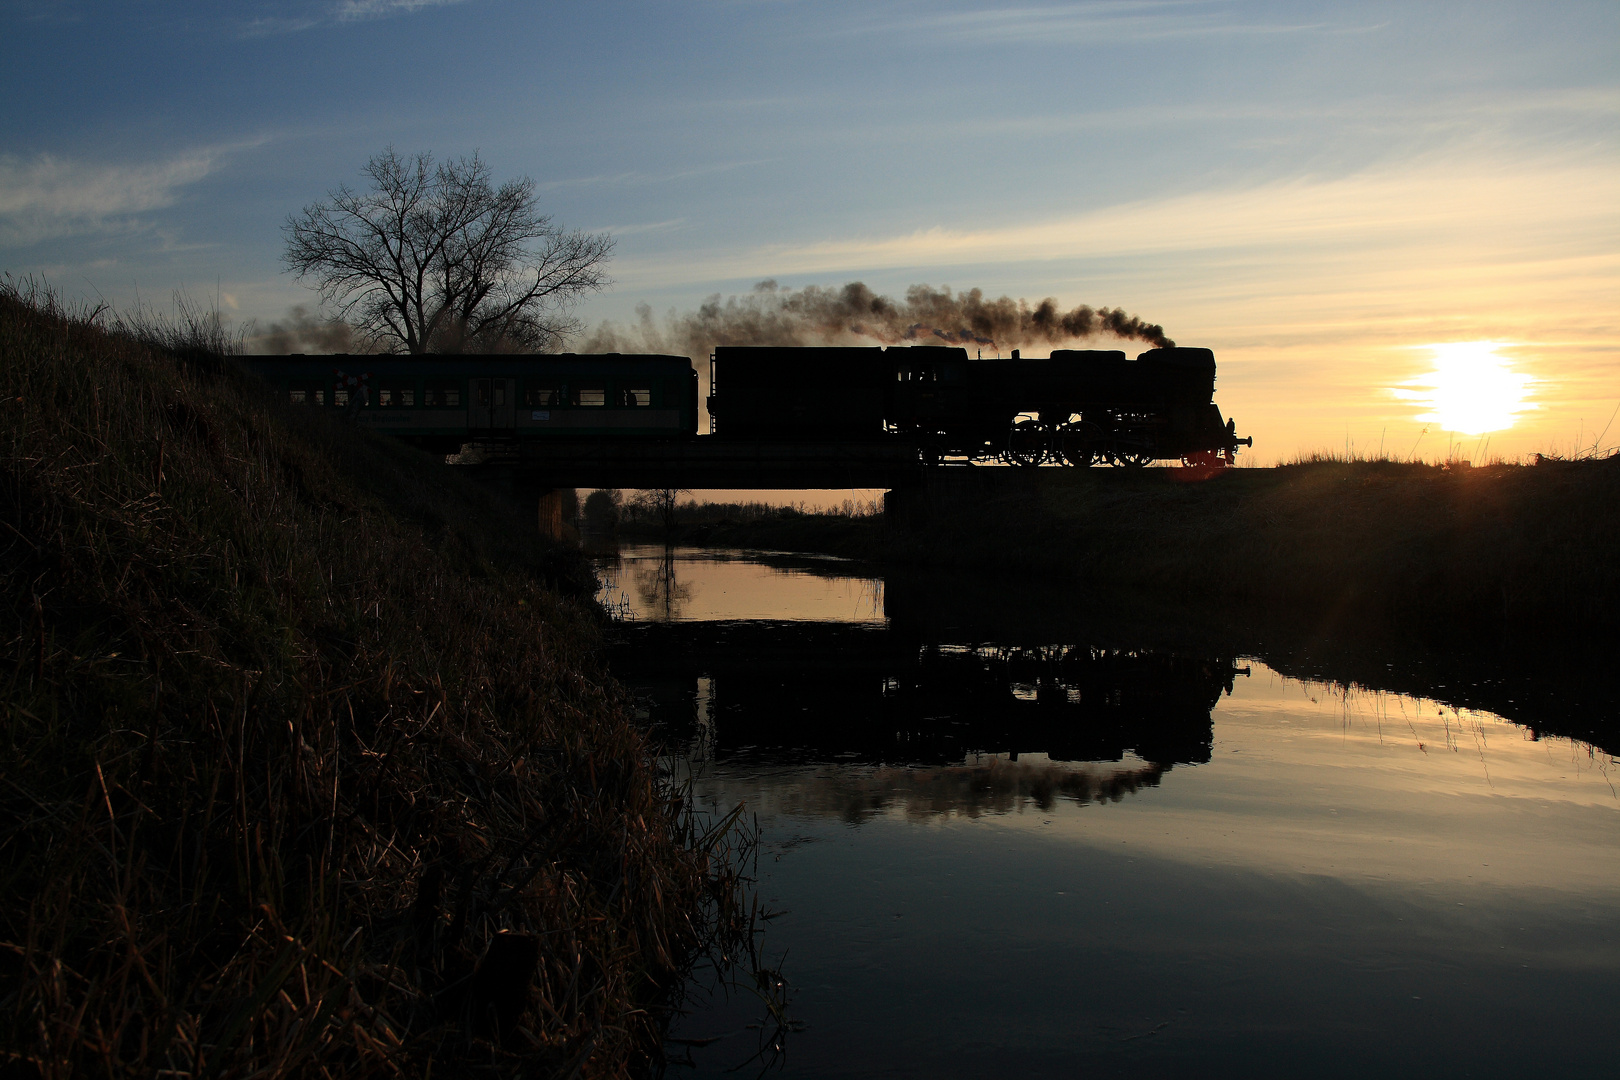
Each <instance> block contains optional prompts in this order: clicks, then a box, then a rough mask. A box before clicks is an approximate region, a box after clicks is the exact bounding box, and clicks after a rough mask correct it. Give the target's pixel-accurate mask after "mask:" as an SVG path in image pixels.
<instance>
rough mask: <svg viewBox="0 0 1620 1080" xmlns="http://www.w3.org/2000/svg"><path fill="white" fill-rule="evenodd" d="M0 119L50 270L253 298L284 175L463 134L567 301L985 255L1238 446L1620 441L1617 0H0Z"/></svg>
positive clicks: (924, 270) (284, 291)
mask: <svg viewBox="0 0 1620 1080" xmlns="http://www.w3.org/2000/svg"><path fill="white" fill-rule="evenodd" d="M0 120H3V123H0V132H3V134H0V269H3V270H5V271H7V272H10V273H11V274H12V275H14V276H20V275H36V276H39V277H43V278H44V279H45V280H47V281H48V282H49V283H50V284H52V285H53V286H55V287H56V288H58V289H59V290H61V291H62V292H63V293H64V294H66V295H67V296H68V297H69V298H86V299H105V300H108V301H110V302H112V303H113V304H115V305H118V306H122V307H127V306H129V305H131V304H134V303H136V302H145V303H152V304H156V305H158V306H164V305H166V304H168V303H169V302H170V297H171V296H172V294H173V293H174V291H175V290H181V291H184V292H186V293H188V294H190V295H191V296H193V297H195V298H201V299H204V300H207V301H210V302H213V301H216V300H217V302H218V303H219V304H220V306H221V307H222V308H223V309H224V311H225V313H226V314H227V315H228V316H230V317H231V318H233V319H235V320H237V321H238V322H239V323H243V324H245V323H247V322H249V321H250V320H251V321H252V323H253V324H254V325H255V326H257V327H259V328H261V329H262V328H264V327H266V326H268V325H270V324H271V323H273V322H275V321H276V320H279V319H284V318H285V317H286V315H287V312H288V311H289V309H291V308H292V307H293V306H295V305H300V304H302V305H306V306H313V304H314V302H315V296H314V294H313V293H312V292H311V291H310V290H309V289H307V288H306V287H305V286H303V285H302V284H300V283H299V282H298V281H297V280H295V279H294V278H293V277H292V276H291V275H289V274H288V273H286V272H284V270H283V267H282V261H281V256H282V251H283V246H284V238H283V235H282V231H281V230H282V226H283V224H284V223H285V221H286V219H287V217H288V215H289V214H292V213H294V212H296V211H297V210H299V209H300V208H301V207H303V206H305V205H306V204H308V203H311V202H314V201H316V200H318V199H321V198H322V197H323V196H324V195H325V193H326V192H327V191H328V190H329V189H331V188H332V187H334V186H335V185H336V184H338V183H340V182H348V183H350V184H357V183H358V182H359V179H360V175H359V174H360V169H361V167H362V166H363V165H364V164H365V161H366V160H367V159H368V158H369V157H370V156H371V155H372V154H374V153H376V152H377V151H379V150H381V149H382V148H384V147H387V146H393V147H394V148H396V149H397V150H399V151H400V152H402V153H414V152H417V151H421V150H427V151H431V152H433V153H434V154H436V155H437V156H439V157H441V158H443V157H446V156H458V155H464V154H469V153H472V152H474V151H477V152H478V153H479V154H480V155H482V157H483V158H484V160H485V161H487V162H488V163H489V165H490V166H491V169H492V170H493V172H494V174H495V176H496V177H497V178H507V177H513V176H519V175H526V176H529V177H532V178H533V179H534V181H535V183H536V188H537V191H538V193H539V197H540V200H541V208H542V209H543V210H544V211H545V212H547V213H550V214H553V215H554V216H555V219H556V221H557V222H558V223H560V224H562V225H564V226H566V227H568V228H582V229H586V230H589V231H605V232H608V233H610V234H611V235H612V236H613V237H614V238H615V240H616V243H617V246H616V250H615V255H614V258H613V260H612V262H611V264H610V266H609V272H610V274H611V276H612V277H613V278H614V279H615V284H614V285H613V286H612V288H611V289H609V290H607V291H605V292H603V293H601V294H599V295H597V296H595V297H593V298H591V299H590V300H589V301H587V302H586V303H584V304H583V305H582V306H581V307H580V309H579V310H578V312H577V314H578V315H579V316H580V317H581V318H582V319H584V320H585V321H586V322H587V323H588V324H590V325H592V326H596V325H599V324H601V323H603V322H607V323H611V324H614V325H620V324H625V325H628V324H631V323H634V322H635V321H636V320H637V319H638V314H637V312H638V307H639V306H640V305H646V306H648V307H649V308H650V309H651V311H652V312H653V316H654V318H655V320H658V319H663V318H664V317H666V313H669V312H676V313H679V312H685V311H689V310H691V309H693V308H695V307H696V306H697V305H699V304H700V303H702V302H703V301H704V300H705V299H706V298H708V297H710V296H712V295H716V294H718V295H721V296H729V295H735V294H747V293H748V292H749V290H751V289H752V288H753V287H754V285H755V284H756V283H757V282H760V281H762V280H766V279H771V280H775V281H776V282H777V283H778V286H779V287H780V288H785V289H797V288H802V287H804V286H809V285H818V286H831V287H836V286H840V285H842V284H844V283H846V282H850V281H862V282H865V283H866V284H868V285H870V286H871V287H873V288H874V289H876V290H878V291H879V292H882V293H888V294H891V295H896V296H899V295H902V294H903V293H904V291H905V290H906V288H907V287H908V286H911V285H915V284H928V285H931V286H934V287H936V288H937V287H946V286H948V287H950V288H952V289H955V290H958V291H961V290H967V289H971V288H979V289H983V290H984V291H985V292H986V293H987V294H989V295H992V296H999V295H1003V294H1005V295H1009V296H1012V297H1015V298H1027V299H1029V300H1030V301H1031V302H1036V301H1039V300H1041V299H1043V298H1045V297H1054V298H1056V299H1057V300H1058V301H1059V302H1060V303H1061V304H1063V305H1064V306H1073V305H1076V304H1082V303H1084V304H1090V305H1093V306H1104V305H1106V306H1109V307H1121V308H1125V309H1127V310H1128V311H1130V312H1132V313H1134V314H1136V315H1139V316H1141V317H1142V318H1144V319H1147V320H1148V321H1150V322H1156V323H1160V324H1162V325H1163V326H1164V328H1165V330H1166V332H1167V333H1168V334H1169V335H1170V336H1171V337H1173V338H1175V339H1176V341H1177V342H1178V343H1180V344H1184V345H1201V346H1205V347H1208V348H1212V349H1214V350H1215V354H1216V358H1217V361H1218V363H1219V383H1218V392H1217V397H1216V401H1217V403H1218V404H1219V405H1220V406H1221V408H1222V410H1223V412H1224V413H1225V414H1226V415H1229V416H1232V417H1234V418H1235V419H1236V420H1237V424H1238V431H1239V434H1241V435H1252V436H1254V438H1255V447H1254V449H1253V451H1252V452H1251V453H1250V454H1249V460H1251V461H1252V462H1255V463H1262V464H1263V463H1268V462H1272V461H1285V460H1289V459H1291V458H1293V457H1294V456H1296V455H1300V454H1309V453H1312V452H1318V451H1327V452H1337V453H1343V452H1346V451H1353V452H1359V453H1378V452H1380V451H1381V452H1383V453H1387V454H1390V455H1392V456H1400V457H1405V456H1414V455H1415V456H1417V457H1423V458H1428V459H1430V460H1433V459H1436V458H1441V457H1445V456H1446V455H1447V454H1448V453H1449V454H1458V455H1461V456H1466V457H1472V458H1473V459H1475V460H1480V459H1482V458H1486V457H1492V456H1503V457H1507V458H1510V459H1513V458H1522V457H1524V456H1526V455H1529V454H1532V453H1537V452H1540V453H1559V454H1564V455H1569V454H1573V453H1576V452H1579V451H1581V450H1583V449H1586V448H1589V447H1592V446H1597V447H1599V448H1607V447H1612V446H1615V445H1620V418H1617V419H1615V420H1614V423H1613V426H1611V427H1609V428H1608V429H1607V430H1606V431H1605V430H1604V428H1605V424H1606V422H1607V421H1608V420H1609V419H1610V417H1611V415H1612V414H1613V413H1614V412H1615V410H1616V409H1617V407H1620V138H1617V136H1620V5H1617V4H1615V3H1614V2H1613V0H1600V2H1592V3H1579V2H1571V3H1547V2H1541V3H1534V4H1532V3H1491V2H1470V3H1445V2H1436V3H1424V4H1394V3H1375V2H1356V0H1340V2H1336V3H1310V2H1299V3H1249V2H1222V0H1094V2H1082V3H1031V4H1028V5H1024V6H1010V5H986V4H974V3H967V2H963V3H937V4H925V3H887V2H883V0H864V2H861V3H845V2H842V0H823V2H818V3H808V2H798V0H696V2H679V0H664V2H660V3H619V2H611V0H608V2H600V3H593V4H554V3H552V4H547V3H520V2H516V0H462V2H455V0H450V2H436V0H298V2H289V3H270V2H262V3H253V2H248V3H237V4H203V3H184V2H174V0H169V2H163V3H156V2H139V0H132V2H124V3H118V4H97V3H87V2H74V0H63V2H46V0H4V3H3V6H0ZM1479 343H1486V344H1479ZM1114 345H1115V343H1113V342H1109V341H1098V342H1096V343H1094V347H1113V346H1114ZM1123 347H1126V348H1128V349H1131V350H1132V351H1135V350H1137V349H1139V348H1142V347H1145V346H1141V345H1140V344H1139V343H1134V342H1133V343H1129V344H1127V345H1124V346H1123Z"/></svg>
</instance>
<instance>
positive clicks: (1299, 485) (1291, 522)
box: [677, 457, 1620, 635]
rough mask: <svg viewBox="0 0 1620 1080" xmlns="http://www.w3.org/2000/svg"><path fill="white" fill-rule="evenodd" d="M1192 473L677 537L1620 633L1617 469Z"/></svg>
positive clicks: (1067, 477)
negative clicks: (886, 515) (894, 517)
mask: <svg viewBox="0 0 1620 1080" xmlns="http://www.w3.org/2000/svg"><path fill="white" fill-rule="evenodd" d="M1184 477H1185V474H1184V473H1182V471H1181V470H1176V469H1148V470H1143V471H1140V472H1127V471H1119V470H1105V469H1089V470H1060V469H1042V470H1040V471H1039V472H1038V473H1035V474H1020V473H1016V472H1013V471H1012V470H1005V469H996V470H989V469H985V470H973V471H968V470H959V471H954V472H951V473H945V474H942V475H941V477H940V479H939V481H938V482H937V483H936V484H934V485H932V487H931V488H930V489H929V490H926V491H922V492H917V493H906V494H907V495H909V496H910V501H909V503H908V505H907V506H906V507H905V510H904V512H903V513H902V514H901V515H899V521H885V520H884V519H883V518H881V517H879V516H875V515H867V516H861V515H855V516H851V515H848V514H803V513H797V512H790V513H786V514H782V513H777V514H766V515H754V516H753V518H752V520H745V517H747V515H736V514H733V515H729V516H728V515H726V514H725V513H723V512H720V511H719V510H718V509H717V508H709V509H708V510H707V511H706V512H705V511H703V510H702V509H701V508H699V509H697V510H696V511H695V512H694V513H692V514H691V515H690V516H691V517H692V518H693V519H694V520H693V521H692V522H691V523H689V524H686V525H683V526H682V527H681V529H680V531H679V533H678V535H677V538H678V539H679V540H681V541H682V542H690V543H707V544H715V545H733V546H750V547H765V548H778V549H789V550H791V549H809V550H822V551H828V552H831V553H834V554H840V555H847V556H851V557H855V558H863V559H868V560H871V561H874V562H877V563H879V564H882V565H886V566H889V567H902V566H928V567H938V568H953V569H962V570H971V571H975V572H984V571H992V572H1009V573H1017V574H1023V575H1028V574H1040V575H1046V576H1049V577H1052V578H1054V579H1062V580H1066V581H1072V582H1077V583H1084V584H1093V585H1096V586H1099V587H1106V588H1109V589H1116V590H1137V591H1144V592H1147V593H1151V594H1154V595H1158V596H1160V597H1165V598H1171V599H1174V600H1178V601H1189V602H1208V601H1219V602H1233V603H1238V604H1242V605H1245V606H1250V607H1254V608H1257V609H1266V608H1277V607H1279V606H1282V607H1288V608H1290V609H1292V610H1295V611H1313V612H1320V613H1321V614H1322V615H1323V616H1324V617H1330V618H1337V617H1341V616H1342V617H1344V618H1362V617H1372V618H1375V619H1377V618H1384V619H1390V618H1393V619H1398V620H1403V621H1409V622H1412V623H1415V624H1424V625H1429V626H1432V627H1437V628H1441V629H1444V628H1447V627H1462V626H1472V627H1475V628H1481V629H1483V628H1492V629H1495V628H1501V627H1510V626H1511V627H1518V628H1521V629H1531V630H1535V631H1542V632H1551V633H1555V634H1560V635H1575V634H1586V633H1592V632H1597V633H1602V634H1613V633H1614V632H1615V631H1617V630H1620V458H1612V457H1611V458H1604V459H1599V460H1588V461H1546V462H1544V463H1543V464H1540V465H1534V466H1531V465H1492V466H1484V467H1479V468H1467V469H1464V468H1456V469H1447V468H1443V467H1441V466H1438V465H1425V464H1408V463H1397V462H1392V461H1331V460H1318V461H1310V462H1304V463H1300V464H1296V465H1285V466H1280V467H1277V468H1267V469H1232V470H1228V471H1227V472H1225V473H1224V474H1221V475H1218V476H1216V477H1214V478H1212V479H1208V480H1204V481H1198V482H1187V481H1186V480H1185V479H1184ZM705 516H706V517H708V518H709V519H710V520H708V521H706V522H705V521H702V520H701V518H703V517H705Z"/></svg>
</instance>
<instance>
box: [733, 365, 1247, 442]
mask: <svg viewBox="0 0 1620 1080" xmlns="http://www.w3.org/2000/svg"><path fill="white" fill-rule="evenodd" d="M710 362H711V379H710V396H709V400H708V406H709V416H710V419H711V424H712V430H713V432H714V434H715V435H717V436H719V437H720V438H723V439H728V440H731V439H735V440H744V441H764V442H777V441H806V442H813V441H839V442H851V443H854V442H870V441H876V440H881V439H901V440H906V441H908V442H911V443H913V444H914V445H915V446H916V448H917V451H918V453H919V455H920V456H921V457H922V459H923V460H924V461H925V462H928V463H939V462H943V461H946V460H952V459H954V460H960V461H987V460H1003V461H1008V462H1011V463H1013V464H1018V465H1042V464H1048V463H1052V464H1067V465H1076V466H1086V465H1093V464H1111V465H1121V466H1140V465H1146V464H1148V463H1149V462H1151V461H1154V460H1173V459H1178V458H1179V459H1181V460H1182V461H1183V462H1185V463H1186V464H1189V465H1206V466H1220V465H1227V464H1231V463H1232V461H1233V459H1234V458H1235V456H1236V454H1237V448H1238V447H1239V446H1253V445H1254V440H1253V439H1252V438H1242V439H1240V438H1238V437H1237V434H1236V426H1235V424H1234V423H1233V422H1231V421H1224V420H1223V419H1222V417H1221V411H1220V408H1219V407H1218V406H1217V405H1216V404H1215V403H1214V400H1213V398H1214V394H1215V354H1214V353H1213V352H1211V351H1210V350H1208V349H1196V348H1165V349H1150V350H1148V351H1147V352H1144V353H1142V354H1141V355H1139V356H1138V357H1137V358H1136V359H1135V360H1130V359H1127V358H1126V355H1125V353H1123V352H1121V351H1117V350H1113V351H1107V350H1096V349H1088V350H1079V349H1060V350H1057V351H1054V352H1053V353H1052V355H1051V356H1050V357H1048V358H1047V359H1044V360H1035V359H1023V358H1021V357H1020V355H1019V353H1018V350H1016V349H1015V350H1013V353H1012V357H1011V359H1006V360H1002V359H996V360H985V359H979V358H973V359H970V358H969V356H968V352H967V350H966V349H963V348H952V347H948V346H911V347H893V346H891V347H888V348H882V347H874V348H859V347H855V348H760V347H721V348H717V349H715V351H714V355H713V357H712V359H711V361H710Z"/></svg>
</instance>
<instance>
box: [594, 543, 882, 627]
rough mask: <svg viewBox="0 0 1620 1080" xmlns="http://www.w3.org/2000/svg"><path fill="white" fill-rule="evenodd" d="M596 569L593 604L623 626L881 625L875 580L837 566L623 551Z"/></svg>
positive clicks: (702, 551) (654, 549)
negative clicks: (627, 622) (786, 621)
mask: <svg viewBox="0 0 1620 1080" xmlns="http://www.w3.org/2000/svg"><path fill="white" fill-rule="evenodd" d="M595 563H596V568H597V577H598V578H599V579H600V581H601V589H600V590H599V592H598V594H597V596H598V599H599V600H600V601H601V602H602V604H603V606H605V607H606V608H607V609H608V610H609V611H612V612H615V613H617V614H618V615H620V616H621V617H623V618H626V619H632V620H637V621H652V622H666V623H667V622H689V621H697V622H701V621H712V620H735V619H771V618H780V617H783V613H784V612H791V614H789V615H787V616H786V617H788V618H792V619H795V620H809V621H834V622H849V623H874V622H877V623H880V622H882V621H883V583H882V581H881V579H879V578H877V577H875V576H856V575H854V574H852V573H851V570H852V568H853V564H851V563H849V562H847V561H846V560H843V559H833V558H817V557H813V556H804V555H790V554H786V553H771V552H750V553H746V554H744V553H739V552H734V551H729V550H725V549H708V548H667V547H662V546H659V545H652V544H630V545H625V546H623V547H620V548H618V549H617V550H615V551H613V552H612V553H610V554H602V555H599V556H598V557H597V558H596V559H595Z"/></svg>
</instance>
